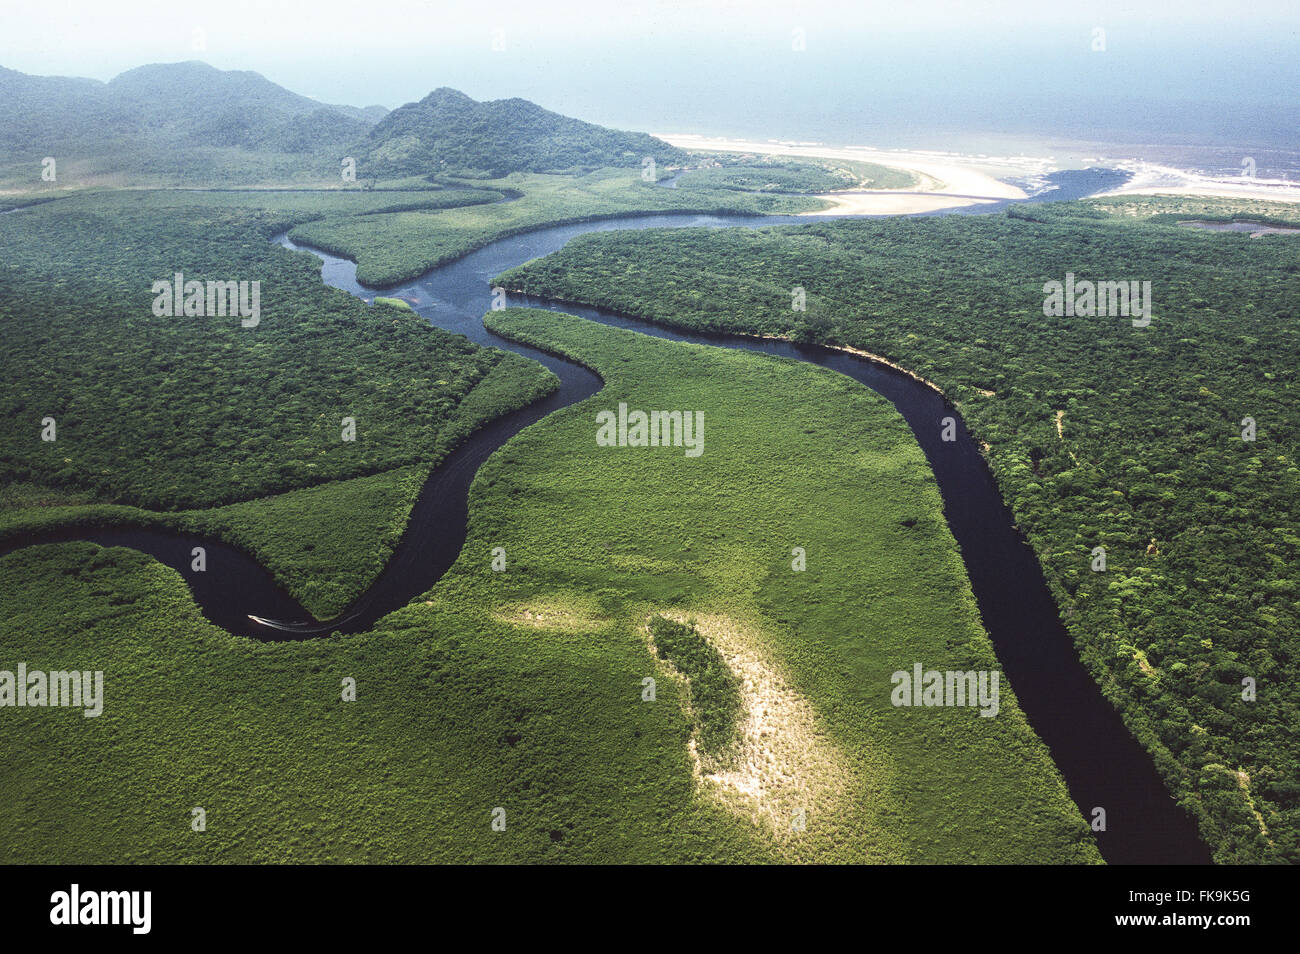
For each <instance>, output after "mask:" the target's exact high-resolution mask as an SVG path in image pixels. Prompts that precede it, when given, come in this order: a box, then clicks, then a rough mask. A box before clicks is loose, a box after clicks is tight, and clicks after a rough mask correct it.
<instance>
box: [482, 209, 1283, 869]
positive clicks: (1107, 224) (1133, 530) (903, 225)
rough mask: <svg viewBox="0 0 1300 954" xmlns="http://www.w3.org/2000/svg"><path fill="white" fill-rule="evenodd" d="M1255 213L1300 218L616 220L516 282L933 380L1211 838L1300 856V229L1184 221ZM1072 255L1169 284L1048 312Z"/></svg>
mask: <svg viewBox="0 0 1300 954" xmlns="http://www.w3.org/2000/svg"><path fill="white" fill-rule="evenodd" d="M1234 215H1235V216H1237V217H1246V218H1252V217H1262V218H1268V219H1270V220H1273V221H1279V222H1295V221H1297V217H1296V213H1295V212H1294V210H1293V209H1292V208H1289V207H1286V206H1281V205H1276V204H1274V205H1269V204H1267V203H1253V204H1251V203H1238V202H1229V201H1218V200H1192V199H1186V200H1174V199H1156V198H1147V197H1132V198H1116V199H1107V200H1093V201H1086V202H1082V203H1060V204H1052V205H1039V206H1021V207H1013V208H1012V209H1011V210H1009V212H1008V213H1006V214H997V215H986V216H971V217H963V216H949V217H939V218H912V219H906V218H897V219H882V220H856V221H839V222H833V223H821V224H814V225H809V226H803V227H797V228H778V229H763V230H757V231H751V230H744V229H735V230H713V231H707V230H699V231H692V232H689V233H685V232H680V231H674V232H672V233H668V232H665V231H640V232H618V233H602V234H593V235H587V236H582V237H581V238H579V239H576V240H575V241H573V242H572V243H570V244H569V245H568V246H567V247H566V248H565V249H564V250H562V251H561V252H559V253H556V254H554V255H551V256H549V257H547V258H545V259H541V260H538V261H535V262H532V263H529V264H527V265H525V266H523V267H521V268H519V269H516V270H514V271H513V272H510V273H508V274H506V275H504V276H501V277H499V278H498V279H497V280H498V281H499V282H501V283H503V284H505V285H506V286H508V287H511V288H517V289H523V290H526V291H527V292H529V293H530V294H537V295H543V296H552V297H558V298H564V299H567V300H572V301H581V302H588V303H592V304H598V305H602V306H605V307H608V308H612V309H615V310H618V311H621V312H625V313H629V314H635V315H639V316H644V317H647V318H650V319H653V320H655V321H659V322H664V323H669V324H678V325H682V326H685V327H690V328H699V329H711V330H722V331H736V332H746V333H758V334H769V335H781V336H794V337H800V338H805V339H811V340H821V341H825V342H829V343H833V344H843V345H849V346H854V347H858V348H862V349H866V350H869V351H871V352H873V353H876V354H880V355H882V356H884V357H885V358H887V359H889V360H891V361H894V362H897V363H899V364H901V365H903V366H904V367H906V368H909V369H911V370H913V371H915V372H917V373H918V374H920V375H922V376H924V377H925V378H928V379H929V380H931V381H934V382H936V383H937V384H938V385H939V386H940V387H941V388H942V389H943V390H944V392H945V393H946V394H947V395H948V397H949V398H950V399H951V400H952V401H954V402H955V403H956V404H957V406H958V407H959V408H960V409H961V412H962V414H963V416H964V418H965V420H966V422H967V424H968V426H969V427H970V428H971V429H972V431H973V433H974V434H975V436H976V437H978V438H979V439H980V440H982V441H984V442H985V443H986V444H987V446H988V451H987V453H988V457H989V460H990V463H991V465H992V467H993V470H994V473H995V475H996V477H997V479H998V482H999V484H1000V486H1001V488H1002V490H1003V492H1004V495H1005V496H1006V498H1007V500H1008V501H1009V502H1010V504H1011V506H1012V508H1013V510H1014V512H1015V515H1016V519H1017V522H1018V523H1019V525H1020V527H1021V528H1022V530H1023V531H1024V533H1025V534H1026V535H1027V537H1028V539H1029V541H1030V543H1031V544H1032V545H1033V547H1034V549H1035V550H1036V552H1037V553H1038V555H1039V558H1040V561H1041V563H1042V565H1043V568H1044V570H1045V572H1046V575H1047V578H1048V581H1049V583H1050V585H1051V587H1052V590H1053V592H1054V594H1055V596H1056V598H1057V600H1058V602H1059V605H1060V608H1061V613H1062V617H1063V619H1064V620H1065V622H1066V625H1067V626H1068V628H1069V630H1070V632H1071V634H1072V635H1073V637H1074V639H1075V641H1076V644H1077V646H1078V648H1079V651H1080V653H1081V655H1082V657H1083V659H1084V661H1085V663H1086V665H1087V666H1088V667H1089V668H1090V669H1091V671H1092V672H1093V674H1094V675H1095V676H1096V678H1097V679H1098V681H1099V682H1100V683H1101V685H1102V687H1103V690H1104V692H1105V693H1106V694H1107V696H1108V697H1109V698H1110V699H1111V700H1112V701H1113V702H1114V703H1115V705H1116V706H1117V707H1118V708H1119V709H1120V711H1121V713H1122V714H1123V716H1124V718H1125V720H1126V722H1127V723H1128V725H1129V726H1130V728H1131V729H1132V731H1133V732H1134V733H1135V734H1136V735H1137V737H1138V738H1139V739H1140V740H1141V741H1142V742H1143V743H1144V744H1145V745H1146V746H1147V747H1148V748H1149V749H1150V751H1151V752H1152V754H1153V755H1154V757H1155V759H1156V763H1157V765H1158V767H1159V769H1160V770H1161V772H1162V773H1163V775H1164V776H1165V778H1166V780H1167V783H1168V785H1169V787H1170V789H1171V790H1172V791H1173V792H1174V793H1175V795H1176V796H1177V797H1178V798H1179V800H1180V801H1181V802H1183V803H1184V804H1185V805H1186V806H1187V807H1188V808H1189V809H1190V810H1192V811H1193V812H1195V813H1196V814H1197V816H1198V817H1199V819H1200V822H1201V829H1202V832H1203V835H1204V837H1205V838H1206V840H1207V841H1208V843H1209V844H1210V845H1211V847H1212V849H1213V851H1214V854H1215V857H1216V859H1217V860H1218V861H1220V862H1247V861H1270V860H1288V861H1293V862H1294V861H1297V860H1300V783H1298V782H1297V776H1298V773H1300V745H1298V744H1297V739H1296V736H1295V733H1294V731H1293V729H1294V726H1295V725H1297V724H1300V671H1297V659H1298V658H1300V643H1298V639H1300V535H1297V529H1296V528H1297V527H1300V469H1298V467H1297V454H1298V453H1300V447H1298V446H1297V434H1300V394H1298V393H1297V378H1296V376H1297V362H1296V357H1297V355H1300V327H1298V326H1297V324H1296V303H1297V302H1300V240H1298V239H1297V238H1296V237H1295V236H1287V235H1272V236H1265V237H1263V238H1259V239H1251V238H1248V237H1247V236H1246V235H1244V234H1230V233H1208V232H1196V231H1192V230H1188V229H1186V228H1181V227H1179V226H1178V225H1177V224H1176V223H1177V222H1178V221H1182V220H1185V219H1191V218H1207V217H1216V216H1217V217H1219V218H1231V217H1233V216H1234ZM1067 273H1073V274H1075V275H1076V276H1078V278H1079V279H1080V280H1083V279H1089V280H1094V281H1126V282H1127V281H1139V282H1140V281H1150V282H1151V283H1152V298H1153V300H1154V307H1153V309H1152V317H1151V322H1150V324H1149V325H1148V326H1146V327H1135V326H1134V324H1133V320H1132V319H1131V318H1129V317H1123V316H1115V317H1091V318H1089V317H1077V316H1076V317H1051V316H1048V315H1045V314H1044V299H1045V297H1046V296H1045V292H1046V291H1047V289H1046V288H1045V287H1044V286H1045V284H1046V283H1049V282H1052V281H1058V282H1063V281H1065V279H1066V274H1067ZM795 286H800V287H803V288H804V289H806V292H807V311H806V312H794V311H792V310H791V289H792V288H794V287H795ZM1246 418H1250V419H1252V420H1253V421H1254V428H1255V430H1254V432H1253V433H1252V432H1251V431H1250V429H1249V427H1248V422H1246ZM1248 434H1249V435H1250V436H1253V438H1254V439H1253V440H1247V439H1244V435H1248ZM1097 547H1102V548H1104V550H1105V559H1106V563H1105V569H1104V571H1100V572H1094V569H1093V567H1094V565H1095V561H1096V558H1097V553H1096V552H1094V551H1095V548H1097ZM1252 687H1253V688H1254V693H1255V695H1254V696H1253V697H1252V696H1251V688H1252Z"/></svg>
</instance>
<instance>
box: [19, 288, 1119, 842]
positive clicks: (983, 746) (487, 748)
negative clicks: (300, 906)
mask: <svg viewBox="0 0 1300 954" xmlns="http://www.w3.org/2000/svg"><path fill="white" fill-rule="evenodd" d="M488 320H489V321H490V323H491V325H492V327H493V328H494V329H495V330H497V331H498V332H500V333H503V334H506V335H508V336H511V337H515V338H519V339H521V340H527V341H530V342H532V343H534V344H537V345H540V346H543V347H546V348H548V349H550V350H554V351H558V352H562V353H566V354H569V355H571V356H573V357H575V358H577V359H579V360H581V361H583V362H584V363H587V364H589V365H590V366H592V367H593V368H595V369H596V370H597V371H599V373H600V374H601V375H602V377H603V378H604V379H605V381H606V386H605V388H604V390H603V391H602V392H601V393H599V394H597V395H596V396H594V397H592V398H590V399H588V400H587V401H585V402H582V403H581V404H579V405H575V406H573V407H571V408H567V409H565V410H562V411H559V412H557V413H555V414H553V415H551V416H549V417H547V418H546V419H544V420H543V421H541V422H539V423H537V424H535V425H533V426H531V427H529V428H527V429H525V430H524V431H522V432H521V433H520V434H518V435H516V437H515V438H513V439H512V440H511V441H510V442H509V443H508V444H507V445H506V446H505V447H504V448H502V450H501V451H499V452H498V453H497V454H495V455H493V457H492V458H491V459H490V460H489V461H488V462H487V463H486V464H485V465H484V467H483V469H482V470H481V471H480V473H479V475H478V477H477V478H476V480H475V482H474V486H473V489H472V492H471V511H470V512H471V516H470V525H469V534H468V538H467V542H466V545H465V547H464V550H463V551H462V553H461V556H460V558H459V559H458V561H457V562H456V564H455V565H454V566H453V567H452V569H451V570H450V571H449V572H448V574H447V575H446V576H445V577H444V578H443V579H442V580H440V581H439V583H438V584H437V585H435V586H434V587H433V589H432V590H431V591H430V592H429V593H428V594H426V596H425V598H424V599H421V600H416V601H413V602H412V603H411V604H410V605H409V606H407V607H406V608H404V609H402V610H399V611H397V612H396V613H393V614H391V615H390V616H389V617H387V618H385V619H384V620H382V621H381V622H380V624H379V625H378V626H377V627H376V628H375V630H374V631H373V632H370V633H366V634H360V635H357V636H353V637H343V638H332V639H327V640H316V641H310V642H307V643H296V644H294V643H286V644H274V645H263V644H258V643H255V642H253V641H249V640H244V639H240V638H237V637H232V636H230V635H228V634H226V633H224V632H223V631H220V630H217V629H215V628H214V627H212V626H211V625H209V624H207V623H206V622H205V621H204V620H203V619H202V617H201V616H200V615H199V613H198V611H197V609H196V608H195V607H194V605H193V602H192V601H191V599H190V598H189V596H188V593H187V591H186V590H185V587H184V584H183V582H182V580H181V579H180V577H179V576H178V575H177V574H175V573H173V572H172V571H170V570H168V569H166V568H164V567H161V566H159V565H158V564H156V563H154V562H153V561H151V560H150V559H148V558H146V557H143V556H141V555H139V554H135V553H132V552H130V551H125V550H104V549H101V548H98V547H95V546H93V545H89V544H81V543H74V544H61V545H55V546H46V547H41V548H38V549H36V550H28V551H24V552H23V553H21V554H14V555H11V556H9V557H6V558H4V559H3V560H0V577H2V578H3V581H4V585H3V586H0V647H3V654H4V657H5V658H6V659H21V660H23V661H26V662H27V663H28V665H29V667H32V668H39V667H45V668H67V667H72V666H77V667H81V668H93V669H102V670H103V671H104V673H105V684H106V690H105V694H106V701H105V712H104V715H103V716H101V717H100V718H98V719H84V718H82V717H81V715H80V714H78V713H76V712H72V711H68V710H44V711H42V710H33V709H24V710H13V711H11V712H10V713H8V714H7V716H6V718H5V719H4V720H0V745H3V747H4V749H5V751H6V752H8V753H10V760H9V761H10V766H11V768H10V769H9V770H8V771H6V772H5V773H4V775H3V776H2V777H0V831H3V832H4V833H5V835H4V837H3V839H0V859H2V860H5V861H24V860H40V861H71V860H75V861H91V862H93V861H142V860H178V861H222V862H231V861H428V860H437V861H454V860H475V861H764V860H781V859H784V860H843V861H908V862H977V861H978V862H1025V861H1031V862H1096V861H1097V860H1098V856H1097V853H1096V850H1095V848H1094V847H1093V845H1092V843H1091V840H1090V838H1089V836H1088V832H1087V828H1086V825H1085V824H1084V822H1083V820H1082V819H1081V817H1080V816H1079V814H1078V810H1077V808H1076V807H1075V806H1074V805H1073V803H1072V802H1071V801H1070V800H1069V798H1068V796H1067V794H1066V792H1065V789H1064V785H1063V783H1062V781H1061V779H1060V777H1059V775H1058V774H1057V772H1056V770H1055V768H1054V766H1053V765H1052V763H1051V760H1050V758H1049V756H1048V754H1047V752H1046V750H1045V749H1044V747H1043V745H1042V744H1041V742H1039V741H1038V740H1037V738H1036V737H1035V736H1034V735H1033V733H1032V731H1031V730H1030V729H1029V727H1028V725H1027V724H1026V722H1025V720H1024V718H1023V715H1022V713H1021V712H1020V711H1019V709H1018V707H1017V705H1016V703H1015V700H1014V697H1013V696H1012V693H1011V691H1010V690H1009V688H1008V687H1006V686H1005V683H1004V691H1003V693H1002V705H1001V712H1000V714H999V715H998V716H997V717H996V718H993V719H984V718H980V717H979V716H978V713H977V711H976V710H974V709H943V708H930V709H898V708H894V707H893V706H891V705H890V702H889V693H890V689H891V684H890V678H889V677H890V674H891V673H892V672H893V671H894V670H897V669H900V668H907V667H910V666H911V664H912V663H913V662H915V661H921V662H923V663H924V664H925V665H926V666H933V667H935V668H960V669H968V668H976V669H996V668H997V660H996V658H995V657H994V655H993V651H992V648H991V646H990V644H989V641H988V639H987V636H986V635H985V633H984V632H983V630H982V628H981V626H980V623H979V618H978V614H977V611H976V609H975V605H974V600H973V597H972V595H971V593H970V590H969V585H968V583H967V581H966V579H965V576H964V569H963V566H962V563H961V559H960V556H959V555H958V553H957V549H956V545H955V543H954V541H953V540H952V538H951V535H950V534H949V531H948V529H947V525H946V523H945V522H944V519H943V516H942V513H941V510H940V499H939V495H938V491H937V488H936V487H935V485H934V483H933V478H932V476H931V475H930V473H929V470H928V467H927V465H926V463H925V460H924V458H923V455H922V453H921V451H920V449H919V448H918V447H917V445H916V443H915V441H914V439H913V438H912V436H911V433H910V431H909V429H908V428H907V425H906V424H905V423H904V422H903V420H902V419H901V417H900V416H899V415H898V414H897V413H896V412H895V411H894V410H893V408H892V407H890V406H889V404H888V403H887V402H886V401H884V400H883V399H882V398H880V397H879V396H877V395H875V394H874V393H872V392H870V391H868V390H867V389H865V388H863V387H861V386H859V385H857V384H856V383H854V382H852V381H850V380H849V379H847V378H844V377H841V376H839V375H835V374H833V373H831V372H827V371H824V370H821V369H816V368H813V367H810V366H807V365H804V364H800V363H796V362H788V361H783V360H778V359H773V358H769V357H765V356H761V355H755V354H750V353H745V352H734V351H725V350H719V349H711V348H702V347H697V346H691V345H683V344H677V343H672V342H667V341H662V340H659V339H653V338H649V337H645V336H641V335H635V334H632V333H630V332H626V331H620V330H617V329H611V328H606V327H603V326H599V325H593V324H591V323H588V322H583V321H580V320H578V319H575V318H571V317H568V316H563V315H557V314H554V313H550V312H535V311H524V310H513V309H512V310H506V311H502V312H494V313H491V314H490V315H489V316H488ZM619 401H626V402H628V404H629V405H630V406H632V407H639V408H646V409H650V408H670V409H672V408H676V409H684V410H685V409H699V410H702V411H703V413H704V414H705V417H706V419H707V426H706V429H705V432H704V433H705V437H706V441H705V450H704V453H703V454H702V455H700V456H699V457H698V458H687V457H686V456H685V455H684V454H683V453H682V451H681V449H679V448H656V449H649V448H645V449H641V448H621V449H620V448H610V447H600V446H598V445H597V444H596V442H595V440H594V434H595V424H594V414H595V412H596V411H598V410H602V409H608V408H612V407H614V406H616V404H617V402H619ZM800 545H803V546H806V547H807V559H808V564H807V570H806V571H803V572H794V571H793V570H792V568H791V562H790V560H791V557H790V553H791V548H792V547H794V546H800ZM495 547H503V548H504V549H505V551H506V554H507V566H506V569H505V571H504V572H493V571H492V569H491V560H492V552H491V551H492V549H493V548H495ZM656 615H663V616H664V617H666V618H671V619H677V620H679V621H685V622H687V627H689V620H690V619H694V620H696V630H695V631H694V633H682V632H681V631H680V630H678V631H677V635H678V637H679V638H678V640H677V641H676V642H673V641H672V640H671V638H670V640H669V642H670V645H667V646H660V650H661V653H662V656H663V657H664V658H660V656H657V655H656V653H655V652H654V651H653V650H652V648H651V636H650V633H649V632H648V630H647V626H648V625H649V624H650V623H651V621H652V619H653V618H654V617H655V616H656ZM656 626H657V627H658V628H659V631H660V632H661V633H662V632H663V631H664V630H663V627H662V624H656ZM699 635H703V636H704V637H705V638H706V639H707V640H708V642H709V644H710V645H711V646H712V648H713V649H714V650H716V651H717V652H718V654H719V656H721V657H722V658H724V659H726V660H727V661H728V665H735V666H741V667H742V668H743V667H748V668H743V671H744V672H745V673H746V678H745V679H744V680H739V679H737V680H734V681H731V680H728V679H726V678H725V674H723V675H724V678H723V679H722V680H721V681H720V682H716V681H711V680H712V677H710V676H707V675H706V676H704V677H703V678H704V682H705V685H702V686H701V687H700V689H699V691H703V692H704V693H705V696H704V697H705V698H706V699H708V698H713V699H716V700H718V701H717V703H716V704H714V703H709V704H708V705H706V707H705V709H706V710H707V713H708V717H709V718H710V719H717V718H720V719H722V720H723V723H724V724H725V723H726V721H727V720H732V721H733V728H734V727H736V726H737V725H740V722H739V721H738V720H736V715H735V705H734V695H732V693H734V691H735V688H736V686H738V685H739V686H742V687H745V688H744V691H745V692H748V691H750V690H751V689H753V690H754V691H756V692H757V693H758V698H759V699H760V700H761V701H763V702H764V703H765V704H766V708H764V709H763V711H764V712H771V713H772V714H774V716H778V717H780V716H784V717H785V721H784V722H782V723H781V728H782V731H780V732H777V733H775V734H774V735H772V736H771V737H768V738H767V739H766V741H764V742H763V743H762V744H763V745H771V746H774V747H775V757H776V764H777V766H778V767H780V768H783V769H789V774H788V776H784V775H782V776H779V777H775V778H771V779H768V782H769V783H770V787H769V788H768V789H766V790H765V791H766V792H767V798H765V799H762V800H760V802H759V804H758V805H757V806H756V805H753V804H750V803H749V802H747V801H746V799H745V798H744V797H742V796H738V795H735V794H734V792H732V790H731V789H728V788H727V787H726V786H725V785H723V784H721V783H719V782H715V781H712V780H710V778H708V777H701V778H698V779H697V778H694V777H693V769H692V759H691V755H690V751H691V747H692V731H693V726H694V725H695V722H694V717H693V716H692V714H691V713H692V709H691V707H690V706H689V704H688V702H689V700H690V699H691V698H692V697H695V698H700V697H699V695H698V694H697V690H696V689H695V687H693V686H692V685H691V684H690V683H689V682H687V681H684V680H689V679H690V677H691V674H692V673H695V674H700V673H705V674H707V673H708V672H709V671H710V670H714V675H718V673H717V671H716V658H717V657H715V656H712V655H710V654H709V652H708V651H707V648H706V647H704V646H703V645H702V644H700V643H699V642H698V636H699ZM673 660H676V661H677V662H678V663H680V669H679V668H678V666H677V665H676V664H674V662H673ZM349 677H350V678H354V679H356V681H357V699H356V701H355V702H343V701H341V700H340V685H341V682H342V680H344V679H345V678H349ZM647 677H652V678H655V679H656V683H657V697H656V699H655V701H653V702H651V701H643V693H644V691H645V690H644V683H643V680H644V679H646V678H647ZM697 678H700V677H699V676H697ZM710 686H714V687H718V688H717V691H716V692H714V691H713V690H712V689H710ZM747 704H752V699H748V697H747ZM741 728H743V725H741ZM783 745H784V746H785V748H782V746H783ZM723 748H724V749H725V744H724V746H723ZM722 757H724V759H725V752H724V753H723V754H722ZM721 764H724V765H725V761H724V762H723V763H721ZM743 769H744V765H740V766H739V767H738V768H737V769H736V770H737V771H740V772H741V774H742V775H743ZM729 792H730V793H731V794H728V793H729ZM193 807H203V808H204V809H206V811H207V819H208V824H207V831H205V832H202V833H199V832H194V831H191V827H190V823H191V809H192V808H193ZM496 808H502V809H504V811H505V819H506V829H505V830H504V831H493V830H492V827H491V821H492V817H493V810H494V809H496ZM796 808H805V809H806V819H807V828H806V831H801V832H792V831H790V830H789V828H788V819H789V818H790V817H791V812H792V811H793V810H794V809H796Z"/></svg>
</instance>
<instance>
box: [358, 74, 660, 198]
mask: <svg viewBox="0 0 1300 954" xmlns="http://www.w3.org/2000/svg"><path fill="white" fill-rule="evenodd" d="M647 156H651V157H653V158H654V160H655V162H656V163H658V164H660V165H674V164H680V163H681V162H683V161H684V159H685V153H683V152H682V151H681V150H680V149H677V148H675V147H673V146H670V145H668V144H667V143H665V142H663V141H662V140H659V139H656V138H654V137H653V136H650V135H647V134H645V133H634V132H623V131H621V130H617V129H607V128H605V127H604V126H597V125H595V124H594V123H587V122H583V121H582V120H580V119H572V118H570V117H568V116H561V115H560V114H559V113H553V112H551V111H550V110H548V109H543V108H542V107H540V106H538V105H537V104H535V103H530V102H528V101H527V100H524V99H499V100H493V101H491V102H477V101H475V100H473V99H471V98H470V97H468V96H466V95H465V94H464V93H462V92H460V91H458V90H454V89H448V88H446V87H443V88H441V89H436V90H434V91H433V92H432V93H430V94H429V95H428V96H426V97H425V98H424V99H422V100H420V101H419V102H418V103H407V104H406V105H405V106H402V107H400V108H398V109H395V110H393V111H392V112H391V113H389V114H388V115H387V116H386V117H384V119H382V120H381V121H380V122H378V123H376V124H375V126H374V128H372V129H371V130H370V133H369V135H368V136H367V137H366V142H365V144H364V146H363V147H362V148H361V150H360V164H361V168H362V170H363V172H364V174H366V175H374V176H379V177H395V176H402V175H417V174H427V173H431V172H438V173H442V174H455V175H469V176H483V177H486V178H496V177H499V176H503V175H506V174H508V173H511V172H558V171H562V170H571V169H583V170H590V169H595V168H598V167H601V166H619V167H631V166H640V165H641V163H642V162H643V160H644V159H645V157H647Z"/></svg>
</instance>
